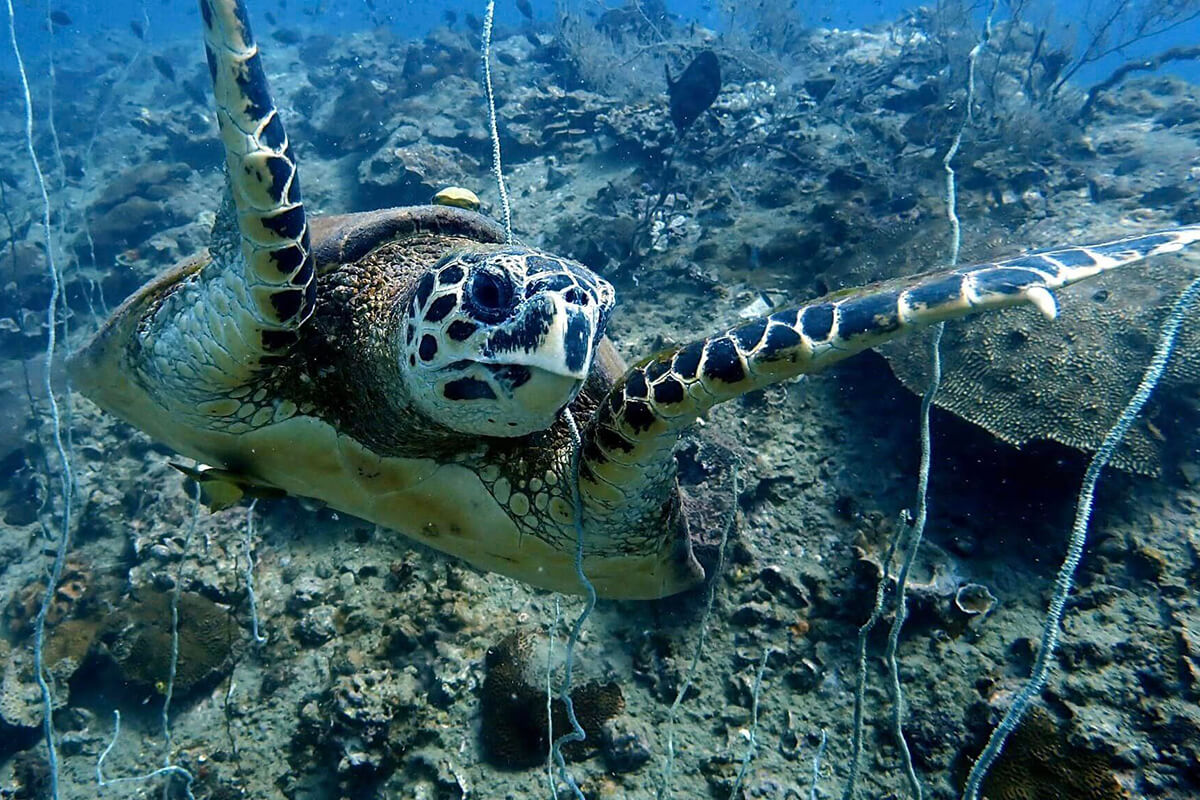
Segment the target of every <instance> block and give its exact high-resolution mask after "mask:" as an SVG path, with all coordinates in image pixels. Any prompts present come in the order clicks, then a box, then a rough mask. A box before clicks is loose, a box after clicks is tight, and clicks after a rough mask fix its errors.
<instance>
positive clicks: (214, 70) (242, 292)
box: [142, 0, 315, 417]
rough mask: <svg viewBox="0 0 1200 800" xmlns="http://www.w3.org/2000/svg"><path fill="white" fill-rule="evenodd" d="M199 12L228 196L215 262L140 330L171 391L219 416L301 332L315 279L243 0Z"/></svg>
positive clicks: (288, 156) (291, 172)
mask: <svg viewBox="0 0 1200 800" xmlns="http://www.w3.org/2000/svg"><path fill="white" fill-rule="evenodd" d="M200 13H201V15H202V17H203V19H204V39H205V42H204V45H205V51H206V55H207V57H208V68H209V71H210V73H211V75H212V81H213V94H214V96H215V98H216V106H217V121H218V124H219V127H220V131H221V139H222V142H223V143H224V146H225V165H226V170H227V173H228V185H229V197H227V198H226V202H225V203H224V205H223V206H222V208H221V210H220V212H219V214H218V217H217V222H216V224H215V225H214V227H213V237H212V242H211V244H210V247H209V252H210V255H211V258H212V260H211V262H210V263H208V264H207V265H205V266H204V267H203V268H202V269H200V270H199V271H198V272H196V273H195V275H194V276H193V277H192V278H191V279H190V280H188V281H186V282H185V283H184V284H183V285H181V286H180V287H179V289H178V290H177V291H176V292H175V293H174V294H173V295H172V296H171V297H170V298H169V299H167V300H166V301H165V302H164V303H162V305H161V307H160V308H159V309H158V310H157V313H156V314H155V315H154V320H153V322H152V323H151V325H150V326H149V328H148V329H147V330H145V331H144V333H143V335H142V341H143V346H144V347H145V348H147V349H149V350H150V351H151V352H150V354H149V355H150V357H149V358H147V359H145V361H144V362H143V363H145V364H147V368H148V369H152V370H155V371H156V372H157V375H155V376H153V377H154V379H156V380H157V381H159V382H161V384H162V385H163V386H166V387H170V388H171V389H172V390H173V391H174V392H176V393H177V394H176V396H178V395H179V394H182V395H184V396H190V397H191V398H192V399H193V400H195V401H196V402H197V403H201V404H204V405H203V406H201V410H202V411H204V412H206V413H210V414H212V415H213V416H215V417H221V416H226V414H223V413H222V412H225V411H230V410H235V409H236V407H237V404H236V402H234V400H233V397H235V396H236V395H237V393H238V390H239V389H243V388H244V387H247V386H249V385H250V383H251V382H252V381H253V379H254V378H255V377H256V376H257V375H259V374H260V373H261V370H262V369H263V368H264V367H266V366H268V365H269V364H271V363H272V362H273V361H274V360H275V359H276V358H277V357H278V356H279V355H281V354H282V353H283V352H284V351H285V350H286V349H287V347H288V346H289V345H291V344H292V343H293V342H294V341H295V339H296V331H297V329H298V328H299V327H300V325H302V324H303V323H304V321H305V320H306V319H307V318H308V316H309V315H310V314H311V313H312V309H313V302H314V296H315V295H314V290H315V283H314V280H313V271H314V270H313V259H312V255H311V252H310V247H309V234H308V225H307V221H306V218H305V213H304V206H303V204H302V203H301V199H300V181H299V178H298V176H297V172H296V162H295V159H294V157H293V156H292V151H291V147H290V145H289V143H288V139H287V134H286V133H285V132H284V129H283V123H282V121H281V120H280V118H279V114H278V112H277V111H276V109H275V106H274V103H273V102H272V100H271V93H270V90H269V88H268V86H267V78H266V75H265V74H264V72H263V67H262V62H261V60H260V58H259V54H258V46H257V44H255V42H254V37H253V35H252V34H251V32H250V27H249V23H248V22H247V19H246V12H245V8H244V7H243V5H242V3H241V2H234V0H200ZM231 393H232V396H231Z"/></svg>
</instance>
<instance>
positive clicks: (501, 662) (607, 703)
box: [479, 631, 625, 769]
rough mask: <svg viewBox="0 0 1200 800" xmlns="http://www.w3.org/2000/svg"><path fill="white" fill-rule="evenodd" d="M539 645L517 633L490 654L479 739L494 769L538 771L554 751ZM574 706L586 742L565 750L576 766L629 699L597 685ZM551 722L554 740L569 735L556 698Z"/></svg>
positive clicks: (574, 694) (582, 690)
mask: <svg viewBox="0 0 1200 800" xmlns="http://www.w3.org/2000/svg"><path fill="white" fill-rule="evenodd" d="M535 645H536V639H535V637H534V635H533V634H532V633H530V632H529V631H517V632H515V633H511V634H509V635H508V636H506V637H504V639H502V640H501V641H500V642H499V643H498V644H496V645H494V646H493V647H491V648H489V649H488V652H487V658H486V661H485V666H486V677H485V678H484V681H483V689H482V692H481V697H480V712H481V717H482V724H481V726H480V731H479V734H480V744H481V745H482V747H483V752H484V757H485V758H486V759H487V760H488V761H489V762H490V763H492V764H494V765H495V766H499V767H507V768H510V769H525V768H528V767H535V766H537V765H539V764H542V763H543V762H545V760H546V753H547V752H548V751H549V749H550V738H549V734H550V731H549V729H548V727H547V719H546V687H545V663H544V660H543V659H542V658H538V657H536V656H538V655H539V654H537V653H536V652H535V651H536V647H535ZM538 672H540V673H541V678H540V680H539V679H538V677H537V673H538ZM571 702H572V704H573V705H574V707H575V716H576V718H577V719H578V720H579V725H580V727H582V728H583V732H584V733H585V734H586V736H587V738H586V739H585V740H584V741H582V742H573V743H570V744H568V745H566V746H564V747H563V755H564V756H565V757H566V758H567V759H569V760H572V761H578V760H581V759H584V758H586V757H588V755H590V754H591V751H592V750H594V749H595V748H596V747H598V746H599V745H600V744H601V737H602V734H603V730H604V724H605V723H606V722H608V721H609V720H610V719H612V718H613V717H615V716H616V715H617V714H619V713H621V711H622V710H624V708H625V698H624V695H622V693H621V688H620V687H619V686H618V685H617V684H616V683H614V682H609V683H600V682H597V681H593V682H590V683H585V684H583V685H581V686H576V687H575V688H574V689H573V690H572V691H571ZM551 716H552V717H553V727H554V731H555V735H556V736H557V735H561V734H563V733H567V732H568V731H570V730H571V723H570V722H569V720H568V719H567V710H566V704H564V703H563V701H562V700H561V699H559V698H557V697H555V699H554V701H553V702H552V703H551Z"/></svg>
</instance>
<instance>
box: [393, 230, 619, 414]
mask: <svg viewBox="0 0 1200 800" xmlns="http://www.w3.org/2000/svg"><path fill="white" fill-rule="evenodd" d="M613 302H614V294H613V288H612V286H611V285H610V284H609V283H608V282H607V281H605V280H603V279H602V278H600V277H599V276H597V275H596V274H595V273H593V272H592V271H591V270H589V269H588V268H586V267H584V266H583V265H581V264H578V263H575V262H573V261H568V260H566V259H563V258H558V257H557V256H552V255H549V254H547V253H541V252H538V251H535V250H528V249H525V248H521V247H504V248H502V249H498V250H493V251H490V252H489V251H477V252H476V251H466V252H457V253H452V254H450V255H448V256H446V257H445V258H443V259H441V260H440V261H439V262H438V263H437V264H435V265H434V266H433V267H432V268H431V269H430V271H429V272H428V273H426V274H425V275H423V276H422V277H421V280H420V281H419V282H418V284H417V286H416V289H415V290H414V291H413V293H412V297H411V299H409V301H408V305H407V308H406V319H405V321H404V330H403V333H402V336H403V338H402V342H403V344H402V346H401V353H400V356H401V369H402V370H403V372H404V375H405V382H406V385H407V389H408V392H409V396H410V397H411V398H412V402H413V403H414V404H415V405H416V406H417V408H418V409H420V410H421V411H422V412H424V413H425V414H426V415H428V416H429V417H430V418H431V419H434V420H437V421H439V422H441V423H442V424H444V425H446V426H447V427H450V428H452V429H454V430H456V431H459V432H460V433H468V434H474V435H482V436H524V435H525V434H528V433H532V432H534V431H539V430H545V429H546V428H548V427H550V425H551V423H553V422H554V419H555V417H556V416H557V415H558V412H559V411H560V410H561V409H562V408H563V407H564V406H566V405H567V404H568V403H570V402H571V401H572V400H573V399H575V395H576V394H577V393H578V392H579V389H580V388H581V387H582V386H583V382H584V381H585V380H586V379H587V376H588V372H589V371H590V370H591V367H592V357H593V355H594V354H595V352H596V347H597V346H598V345H599V343H600V339H601V337H602V336H603V335H604V326H605V324H606V323H607V321H608V313H609V311H610V310H611V309H612V306H613Z"/></svg>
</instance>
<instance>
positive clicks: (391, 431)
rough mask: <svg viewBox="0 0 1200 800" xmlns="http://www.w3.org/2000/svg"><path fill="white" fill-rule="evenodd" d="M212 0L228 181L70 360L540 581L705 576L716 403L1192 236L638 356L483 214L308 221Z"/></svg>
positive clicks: (208, 446) (1049, 260)
mask: <svg viewBox="0 0 1200 800" xmlns="http://www.w3.org/2000/svg"><path fill="white" fill-rule="evenodd" d="M200 9H201V16H202V19H203V28H204V40H205V46H206V50H207V55H208V61H209V66H210V75H211V78H212V82H213V89H214V96H215V98H216V105H217V119H218V123H219V127H220V131H221V138H222V142H223V145H224V147H225V161H226V168H227V174H228V190H227V193H226V197H225V199H224V202H223V203H222V204H221V206H220V209H219V211H218V213H217V214H216V221H215V223H214V225H213V230H212V236H211V241H210V244H209V247H208V248H207V250H204V251H201V252H199V253H196V254H195V256H194V257H192V258H190V259H188V260H186V261H184V262H182V263H180V264H179V265H177V266H176V267H174V268H172V269H170V270H168V271H167V272H165V273H163V274H162V275H160V276H159V277H157V278H155V279H154V280H152V281H151V282H149V283H148V284H146V285H145V286H143V287H142V288H141V289H139V290H138V291H137V292H135V293H134V294H133V295H132V296H131V297H130V298H129V299H128V300H126V301H125V303H124V304H122V306H121V307H120V308H119V309H117V311H116V312H115V313H114V314H113V315H112V317H111V318H110V319H109V320H108V322H107V323H106V324H105V325H104V326H103V327H102V328H101V330H100V331H98V332H97V333H96V334H95V335H94V337H93V338H92V339H91V341H90V342H88V343H87V344H86V345H85V346H84V347H83V348H82V349H81V350H79V351H78V352H77V353H75V354H74V355H73V356H72V358H71V362H70V370H71V374H72V376H73V380H74V381H75V385H76V386H78V387H79V388H80V389H81V390H82V391H83V392H84V394H86V395H87V396H88V397H90V398H91V399H92V400H93V401H95V402H96V403H97V404H98V405H99V406H100V407H102V408H103V409H105V410H107V411H109V412H111V413H113V414H115V415H117V416H119V417H120V418H122V419H124V420H126V421H128V422H130V423H131V424H133V425H135V426H137V427H139V428H141V429H142V430H144V431H146V432H147V433H148V434H150V435H151V436H152V437H153V438H155V439H158V440H159V441H161V442H163V443H164V444H166V445H167V446H169V447H171V448H172V449H174V450H175V451H177V452H178V453H180V454H181V455H183V456H187V457H190V458H194V459H196V460H197V461H199V462H201V463H203V464H209V465H212V467H213V468H214V469H215V470H218V471H217V472H213V473H211V474H209V473H206V476H207V477H210V478H212V479H221V480H224V481H226V482H229V483H231V484H234V485H238V486H242V487H253V488H254V490H255V491H268V492H274V493H287V494H291V495H295V496H299V497H304V498H312V499H316V500H319V501H322V502H324V503H325V504H326V505H328V506H329V507H331V508H332V509H335V510H337V511H341V512H345V513H349V514H352V515H355V516H357V517H360V518H363V519H366V520H369V521H372V522H374V523H376V524H378V525H380V526H381V527H383V528H388V529H391V530H395V531H398V532H400V533H402V534H404V535H407V536H409V537H411V538H412V539H414V540H416V541H419V542H422V543H425V544H427V545H429V546H430V547H433V548H435V549H437V550H440V551H442V552H444V553H447V554H449V555H452V556H455V557H458V558H461V559H463V560H465V561H467V562H469V563H470V564H472V565H474V566H476V567H477V568H479V569H482V570H485V571H495V572H499V573H503V574H505V575H509V576H511V577H514V578H516V579H518V580H521V581H524V582H526V583H529V584H532V585H534V586H538V587H542V588H546V589H551V590H556V591H561V592H566V593H582V592H584V591H585V587H584V584H583V583H582V582H581V580H580V575H579V572H578V571H577V569H576V560H575V554H576V546H577V543H581V544H582V549H583V559H582V572H583V573H584V575H586V577H587V579H588V580H589V581H590V582H591V583H592V584H593V585H594V587H595V590H596V592H597V593H598V594H599V595H600V596H602V597H614V598H631V599H649V598H657V597H664V596H668V595H673V594H676V593H678V592H682V591H685V590H687V589H689V588H692V587H694V586H696V585H697V584H699V583H700V582H701V581H702V580H703V579H704V575H705V573H704V569H703V568H702V567H701V565H700V563H699V562H698V560H697V559H696V557H695V555H694V552H693V547H692V532H691V531H689V530H688V527H687V524H686V521H685V515H684V514H683V513H682V502H681V496H680V491H679V487H678V482H677V480H676V461H675V448H676V444H677V442H678V441H679V439H680V436H681V435H682V434H683V433H684V432H685V431H687V430H688V429H689V428H691V427H692V426H693V425H694V424H695V423H696V420H697V419H698V418H700V417H702V416H703V415H704V414H705V413H706V412H708V411H709V410H710V409H712V408H713V407H714V406H716V405H717V404H719V403H724V402H727V401H730V400H734V399H737V398H740V397H743V396H745V395H746V394H747V393H749V392H753V391H756V390H758V389H762V388H764V387H767V386H770V385H773V384H776V383H779V382H781V381H786V380H789V379H792V378H795V377H796V376H799V375H803V374H805V373H811V372H817V371H819V370H822V369H824V368H826V367H828V366H830V365H832V364H834V363H837V362H839V361H841V360H843V359H845V358H848V357H849V356H851V355H854V354H855V353H859V352H862V351H864V350H867V349H870V348H873V347H875V346H877V345H879V344H881V343H884V342H887V341H889V340H892V339H896V338H899V337H901V336H903V335H905V334H908V333H911V332H913V331H916V330H920V329H922V328H924V327H927V326H929V325H931V324H934V323H937V322H941V321H944V320H948V319H954V318H960V317H968V316H971V315H973V314H977V313H979V312H984V311H990V310H994V309H1003V308H1008V307H1012V306H1020V305H1032V306H1034V307H1035V308H1036V309H1037V310H1039V311H1041V312H1042V313H1043V315H1045V316H1046V317H1054V316H1055V315H1056V313H1057V304H1056V301H1055V299H1054V297H1053V295H1052V294H1051V292H1052V291H1053V290H1057V289H1059V288H1062V287H1065V286H1069V285H1072V284H1076V283H1078V282H1080V281H1084V280H1087V279H1090V278H1092V277H1094V276H1096V275H1099V274H1101V273H1104V272H1107V271H1110V270H1113V269H1116V268H1119V267H1124V266H1126V265H1129V264H1132V263H1134V262H1138V261H1142V260H1144V259H1147V258H1154V257H1159V256H1162V255H1165V254H1168V253H1174V252H1177V251H1179V250H1181V249H1182V248H1184V247H1186V246H1189V245H1192V244H1194V243H1196V242H1197V241H1200V225H1192V226H1184V227H1179V228H1175V229H1171V230H1163V231H1157V232H1152V233H1134V232H1131V233H1130V234H1129V235H1128V236H1125V237H1124V238H1119V239H1117V240H1115V241H1109V242H1104V243H1101V244H1096V245H1090V246H1064V247H1058V248H1050V249H1046V250H1041V251H1039V252H1038V253H1036V254H1026V255H1017V256H1014V257H1012V258H1007V259H1002V260H998V261H993V262H988V263H982V264H974V265H970V266H964V267H958V268H953V269H948V270H941V271H933V272H929V273H925V274H922V275H918V276H915V277H911V278H906V279H902V280H897V281H892V282H887V283H882V284H875V285H870V286H865V287H860V288H852V289H846V290H843V291H839V292H837V293H836V294H834V295H830V296H827V297H824V298H820V299H817V300H813V301H811V302H809V303H807V304H804V305H802V306H798V307H793V308H787V309H782V310H778V311H775V312H773V313H770V314H768V315H766V316H762V317H760V318H757V319H752V320H749V321H744V322H741V323H740V324H736V325H733V326H731V327H728V328H722V329H719V330H717V331H714V332H713V333H712V334H711V335H708V336H703V337H701V338H697V339H695V340H694V341H691V342H687V343H684V344H682V345H678V346H672V347H670V348H668V349H666V350H663V351H661V352H658V353H651V354H648V355H647V356H646V357H645V358H643V359H642V360H640V361H638V362H637V363H635V364H633V365H632V366H628V365H626V364H624V363H622V361H621V359H620V357H619V356H618V355H617V352H616V350H615V349H614V347H613V344H612V343H611V342H610V341H609V340H608V338H607V337H606V335H605V330H606V327H607V324H608V321H609V318H610V316H611V314H612V311H613V307H614V304H615V302H616V297H615V292H614V290H613V287H612V285H611V284H610V283H609V282H608V281H606V280H604V278H602V277H601V276H599V275H597V274H596V273H595V272H593V271H592V270H591V269H589V268H588V267H587V266H585V265H583V264H580V263H578V262H576V261H573V260H571V259H568V258H564V257H561V256H559V255H556V254H554V253H551V252H545V251H541V250H538V249H535V248H532V247H528V246H525V245H522V244H519V243H513V242H510V241H509V240H508V237H507V236H506V232H505V230H504V229H503V228H502V227H501V226H499V225H498V224H497V223H495V222H494V221H492V220H491V219H488V218H487V217H485V216H483V215H481V214H479V213H477V212H475V211H472V210H469V209H467V208H459V207H454V206H445V205H429V206H413V207H405V208H384V209H378V210H375V211H368V212H362V213H354V214H345V215H335V216H317V215H314V214H312V213H311V212H310V210H309V209H308V208H307V207H306V206H305V204H304V201H303V197H302V194H301V191H300V181H299V177H298V173H299V167H298V162H297V159H296V153H295V151H294V149H293V147H292V143H291V141H290V140H289V138H288V135H287V132H286V130H285V125H284V120H283V117H282V114H281V112H280V110H279V109H278V108H277V107H276V106H275V104H274V102H273V100H272V96H271V92H270V89H269V87H268V85H267V78H266V74H265V71H264V66H263V61H262V57H261V56H260V53H259V49H258V45H257V44H256V42H255V39H254V37H253V35H252V33H251V30H250V25H249V22H248V16H247V12H246V7H245V4H244V3H243V2H241V0H201V2H200ZM467 22H468V25H470V23H471V20H470V18H469V17H468V18H467ZM715 62H716V58H715V56H713V55H711V54H709V55H704V54H701V55H700V56H697V58H696V60H695V61H693V64H692V65H689V67H688V68H687V69H685V70H684V72H683V74H682V75H680V77H679V79H678V80H673V81H671V86H672V90H673V96H672V97H673V109H672V119H673V120H674V121H675V124H676V126H677V127H678V128H680V129H681V130H683V129H686V127H687V125H689V124H691V123H692V122H694V121H695V118H696V116H698V115H699V114H700V113H702V111H703V110H704V108H707V107H708V105H709V104H711V102H712V98H713V97H715V92H717V91H719V65H716V64H715ZM223 496H224V497H226V498H233V497H235V496H236V494H235V493H233V492H229V493H225V494H224V495H223ZM581 537H582V538H581Z"/></svg>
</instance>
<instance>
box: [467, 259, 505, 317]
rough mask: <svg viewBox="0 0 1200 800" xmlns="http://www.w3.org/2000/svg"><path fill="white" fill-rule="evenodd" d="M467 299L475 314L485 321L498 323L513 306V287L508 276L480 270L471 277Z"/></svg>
mask: <svg viewBox="0 0 1200 800" xmlns="http://www.w3.org/2000/svg"><path fill="white" fill-rule="evenodd" d="M467 297H468V299H469V300H470V301H471V305H472V306H473V307H474V310H475V312H476V313H477V314H478V315H479V316H480V317H482V318H483V319H484V320H486V321H489V322H498V321H499V320H501V319H503V318H504V317H506V316H507V315H508V312H509V310H510V309H511V308H512V306H513V302H512V301H513V286H512V281H510V280H509V279H508V276H507V275H504V274H502V273H497V272H494V271H492V270H478V271H476V272H475V274H474V275H472V276H471V284H470V286H468V287H467Z"/></svg>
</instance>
